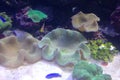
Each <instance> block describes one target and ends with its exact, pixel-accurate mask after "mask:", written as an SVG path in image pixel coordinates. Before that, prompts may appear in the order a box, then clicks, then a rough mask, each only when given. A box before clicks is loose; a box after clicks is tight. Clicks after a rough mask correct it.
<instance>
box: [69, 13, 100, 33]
mask: <svg viewBox="0 0 120 80" xmlns="http://www.w3.org/2000/svg"><path fill="white" fill-rule="evenodd" d="M71 19H72V25H73V27H74V28H75V29H78V30H80V31H85V32H96V31H98V28H99V26H98V23H97V22H98V21H99V20H100V19H99V17H97V16H96V15H95V14H93V13H89V14H84V13H83V12H81V11H80V12H79V13H77V14H76V15H73V16H72V17H71Z"/></svg>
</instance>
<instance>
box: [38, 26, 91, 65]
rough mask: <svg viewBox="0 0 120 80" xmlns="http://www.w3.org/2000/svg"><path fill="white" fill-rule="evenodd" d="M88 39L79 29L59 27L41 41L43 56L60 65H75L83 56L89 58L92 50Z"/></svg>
mask: <svg viewBox="0 0 120 80" xmlns="http://www.w3.org/2000/svg"><path fill="white" fill-rule="evenodd" d="M86 42H87V40H86V39H85V38H84V36H83V35H82V34H80V33H79V32H77V31H72V30H69V29H68V30H66V29H62V28H57V29H55V30H53V31H51V32H49V33H48V34H47V35H45V36H44V37H43V39H42V40H41V41H40V42H39V44H38V45H39V47H40V48H42V47H44V48H43V49H42V57H43V58H44V59H45V60H48V61H51V60H55V62H56V63H57V64H58V65H60V66H66V65H69V64H72V65H74V64H75V63H77V62H78V61H79V60H81V59H82V58H84V59H88V58H89V56H90V50H89V48H88V47H87V46H86V44H85V43H86Z"/></svg>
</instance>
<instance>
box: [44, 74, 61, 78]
mask: <svg viewBox="0 0 120 80" xmlns="http://www.w3.org/2000/svg"><path fill="white" fill-rule="evenodd" d="M57 77H61V75H60V74H59V73H50V74H48V75H46V78H47V79H51V78H57Z"/></svg>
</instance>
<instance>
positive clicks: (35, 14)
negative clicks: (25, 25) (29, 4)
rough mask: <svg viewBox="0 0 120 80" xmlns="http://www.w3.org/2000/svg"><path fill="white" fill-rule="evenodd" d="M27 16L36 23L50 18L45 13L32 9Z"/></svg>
mask: <svg viewBox="0 0 120 80" xmlns="http://www.w3.org/2000/svg"><path fill="white" fill-rule="evenodd" d="M26 14H27V16H28V18H30V19H32V21H33V22H35V23H39V22H40V21H41V20H42V19H46V18H47V17H48V16H47V15H46V14H45V13H43V12H41V11H38V10H32V9H30V10H29V11H28V12H27V13H26Z"/></svg>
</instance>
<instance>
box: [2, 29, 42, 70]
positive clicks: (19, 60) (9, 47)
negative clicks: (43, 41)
mask: <svg viewBox="0 0 120 80" xmlns="http://www.w3.org/2000/svg"><path fill="white" fill-rule="evenodd" d="M37 43H38V40H37V39H35V38H33V37H32V36H31V35H30V34H28V33H23V32H20V31H18V33H17V34H16V36H14V35H11V36H8V37H5V38H3V39H1V40H0V65H2V66H5V67H8V68H16V67H19V66H21V65H23V64H24V62H26V63H34V62H37V61H38V60H40V58H41V49H39V47H38V45H37Z"/></svg>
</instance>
